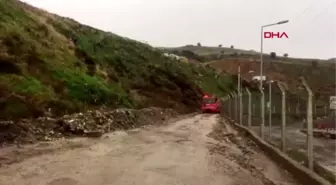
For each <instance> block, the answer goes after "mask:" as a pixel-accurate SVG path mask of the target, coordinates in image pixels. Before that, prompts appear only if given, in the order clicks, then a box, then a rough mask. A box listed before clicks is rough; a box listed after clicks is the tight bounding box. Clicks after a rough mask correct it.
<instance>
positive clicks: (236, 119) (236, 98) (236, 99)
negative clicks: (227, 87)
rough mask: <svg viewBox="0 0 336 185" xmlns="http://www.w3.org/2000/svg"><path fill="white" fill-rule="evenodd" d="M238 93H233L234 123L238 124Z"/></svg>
mask: <svg viewBox="0 0 336 185" xmlns="http://www.w3.org/2000/svg"><path fill="white" fill-rule="evenodd" d="M238 96H239V92H237V93H236V92H235V122H238V98H239V97H238Z"/></svg>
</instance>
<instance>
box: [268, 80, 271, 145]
mask: <svg viewBox="0 0 336 185" xmlns="http://www.w3.org/2000/svg"><path fill="white" fill-rule="evenodd" d="M268 91H269V92H268V93H269V95H268V99H269V100H268V102H269V103H268V107H267V108H268V132H269V135H268V137H269V141H270V142H271V141H272V81H270V82H269V85H268Z"/></svg>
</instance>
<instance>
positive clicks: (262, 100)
mask: <svg viewBox="0 0 336 185" xmlns="http://www.w3.org/2000/svg"><path fill="white" fill-rule="evenodd" d="M285 23H288V20H284V21H280V22H277V23H273V24H267V25H264V26H261V42H260V89H261V90H263V65H264V62H263V38H264V28H266V27H270V26H275V25H279V24H285ZM265 80H266V79H265ZM260 109H261V111H260V112H261V125H260V129H261V130H260V132H261V136H262V138H263V135H264V126H265V95H264V94H263V93H262V94H261V98H260Z"/></svg>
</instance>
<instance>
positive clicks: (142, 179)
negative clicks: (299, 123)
mask: <svg viewBox="0 0 336 185" xmlns="http://www.w3.org/2000/svg"><path fill="white" fill-rule="evenodd" d="M218 122H219V117H218V115H196V116H191V117H187V118H183V119H180V120H177V121H175V122H172V123H169V124H167V125H165V126H161V127H146V128H142V129H137V130H132V131H128V132H123V131H119V132H114V133H111V134H107V135H105V136H103V137H102V138H100V139H97V140H92V139H91V140H90V139H77V140H71V141H69V142H70V143H71V142H72V143H77V144H78V143H82V147H75V148H72V149H68V150H62V151H59V152H52V153H49V154H44V155H40V156H36V157H30V158H28V159H25V160H23V161H21V162H17V163H13V164H11V165H8V166H2V167H1V168H0V184H1V185H14V184H15V185H93V184H94V185H113V184H115V185H173V184H174V185H187V184H188V185H205V184H211V185H217V184H218V185H219V184H220V185H226V184H227V185H264V184H266V185H274V184H279V185H280V184H281V185H292V184H296V182H295V181H294V180H293V178H292V177H291V176H290V175H289V174H287V173H286V172H285V171H284V170H282V169H281V168H279V167H278V166H277V165H275V164H274V163H273V162H272V161H271V160H270V159H268V158H267V157H266V156H264V154H262V152H261V151H259V150H258V149H257V147H255V145H254V143H251V142H250V141H246V140H245V139H243V138H242V137H240V136H239V135H238V134H237V133H236V132H235V131H234V130H233V129H232V128H231V127H230V126H228V125H227V124H225V123H224V124H219V123H218ZM221 125H225V127H223V126H221ZM54 145H55V146H56V145H57V144H54ZM0 157H3V156H0Z"/></svg>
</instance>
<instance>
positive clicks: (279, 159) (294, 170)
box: [224, 116, 331, 185]
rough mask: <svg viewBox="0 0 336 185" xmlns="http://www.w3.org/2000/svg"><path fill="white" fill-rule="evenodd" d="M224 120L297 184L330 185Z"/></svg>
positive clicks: (257, 137)
mask: <svg viewBox="0 0 336 185" xmlns="http://www.w3.org/2000/svg"><path fill="white" fill-rule="evenodd" d="M224 117H225V116H224ZM225 119H226V120H228V121H229V122H230V123H231V124H232V125H233V126H234V127H235V128H236V129H237V130H238V131H240V132H243V133H244V134H245V135H247V136H249V137H250V138H251V139H252V140H253V141H254V142H255V143H256V144H257V145H258V146H259V148H261V149H262V150H263V151H264V152H265V153H266V154H267V155H268V156H269V157H270V158H271V159H272V160H273V161H275V162H276V163H278V164H279V165H280V166H282V167H283V168H284V169H286V170H287V171H288V172H289V173H291V174H292V175H293V177H294V178H295V179H297V181H298V182H299V183H301V184H303V185H331V183H329V182H328V181H327V180H325V179H323V178H322V177H320V176H319V175H317V174H316V173H314V172H312V171H310V170H309V169H308V168H306V167H304V166H302V164H300V163H298V162H296V161H294V160H293V159H291V158H290V157H289V156H288V155H286V154H284V153H283V152H281V151H280V150H279V149H277V148H276V147H274V146H272V145H270V144H268V143H267V142H266V141H264V140H262V139H261V138H260V137H259V136H258V135H257V134H255V133H253V132H252V131H250V130H249V129H248V128H246V127H244V126H241V125H239V124H237V123H236V122H234V121H232V120H231V119H230V118H227V117H225Z"/></svg>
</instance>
